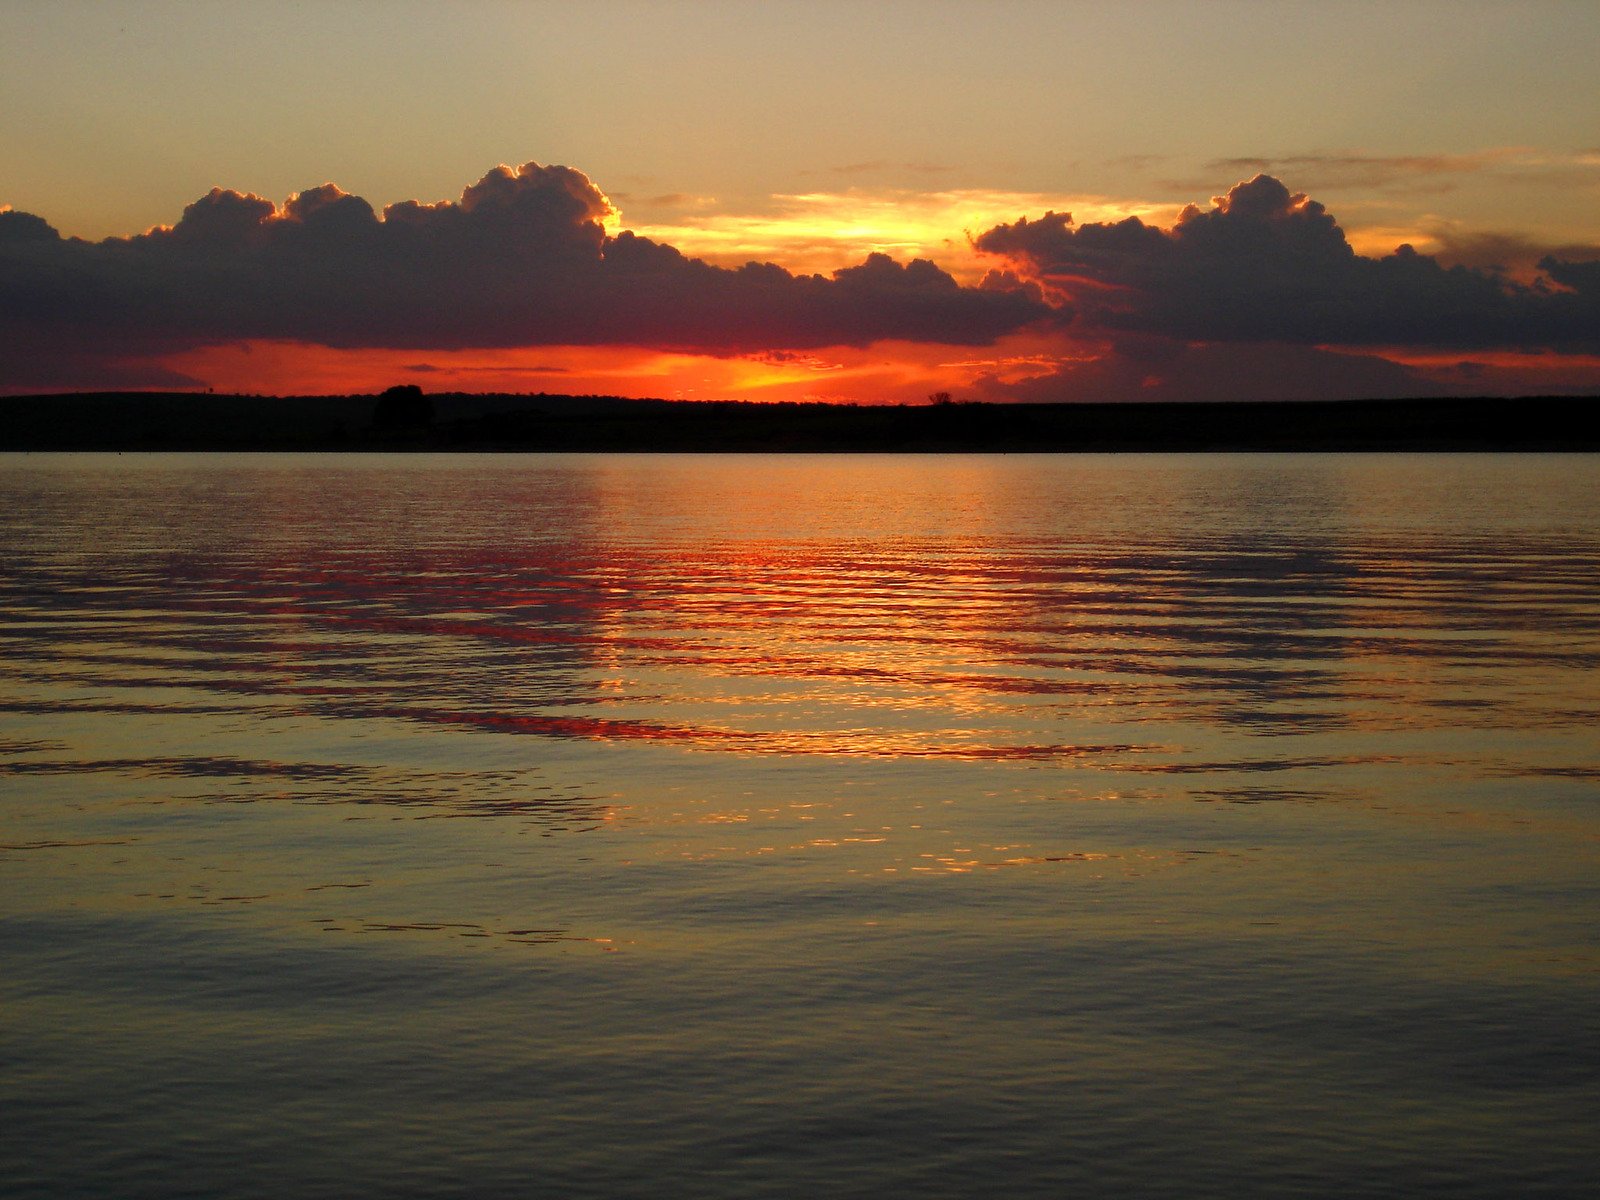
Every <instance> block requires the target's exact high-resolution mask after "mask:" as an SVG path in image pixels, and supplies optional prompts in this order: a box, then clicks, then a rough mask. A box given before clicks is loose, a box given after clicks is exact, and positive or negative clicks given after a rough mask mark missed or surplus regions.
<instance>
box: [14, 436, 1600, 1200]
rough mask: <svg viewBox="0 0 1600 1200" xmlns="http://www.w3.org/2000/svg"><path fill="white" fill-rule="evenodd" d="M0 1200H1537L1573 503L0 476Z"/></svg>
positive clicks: (1375, 480) (869, 482) (1589, 558)
mask: <svg viewBox="0 0 1600 1200" xmlns="http://www.w3.org/2000/svg"><path fill="white" fill-rule="evenodd" d="M0 563H3V566H0V714H3V716H0V819H3V824H0V965H3V971H0V1113H3V1114H4V1118H3V1120H0V1161H3V1162H4V1164H5V1167H6V1169H5V1171H4V1172H3V1174H0V1195H4V1196H6V1197H22V1196H30V1197H31V1196H53V1195H66V1194H71V1195H76V1196H88V1197H97V1196H101V1197H134V1196H220V1197H256V1196H273V1197H300V1196H305V1197H320V1196H328V1197H361V1196H419V1197H420V1196H429V1197H433V1196H439V1197H444V1196H480V1195H530V1196H606V1197H631V1196H659V1195H684V1196H691V1195H692V1196H711V1197H715V1196H727V1197H762V1196H811V1195H829V1196H884V1195H911V1194H916V1195H921V1196H929V1197H938V1196H977V1195H1017V1196H1061V1195H1081V1196H1200V1195H1230V1196H1274V1197H1277V1196H1297V1195H1298V1196H1417V1195H1451V1196H1503V1195H1508V1194H1516V1195H1526V1196H1541V1195H1542V1196H1578V1195H1583V1194H1586V1189H1588V1188H1590V1187H1592V1184H1593V1180H1594V1178H1595V1177H1596V1175H1597V1173H1600V1154H1597V1152H1596V1149H1595V1138H1594V1130H1595V1129H1596V1128H1597V1127H1600V986H1597V983H1600V933H1597V929H1600V924H1597V918H1600V873H1597V870H1596V868H1597V865H1600V736H1597V734H1596V732H1595V730H1596V729H1597V727H1600V672H1597V671H1596V666H1597V665H1600V583H1597V580H1600V460H1597V459H1595V458H1593V457H1585V456H1559V455H1551V456H1533V457H1522V456H1501V457H1493V456H1467V455H1459V456H1436V457H1428V456H1418V457H1403V456H1392V457H1389V456H1370V457H1368V456H1330V457H1318V456H1286V457H1275V456H1246V457H1225V456H1149V457H1145V456H1105V457H1092V456H1086V457H1075V456H1051V457H1037V458H1034V457H1027V456H996V457H920V458H919V457H886V458H876V457H816V458H811V457H793V458H763V457H748V458H744V457H727V458H718V457H690V456H684V457H650V456H641V457H633V456H573V457H560V456H553V457H539V456H520V457H494V456H483V457H459V458H452V457H447V456H422V455H418V456H409V457H408V456H397V457H384V456H373V457H365V458H361V457H348V458H344V457H338V456H301V457H289V456H284V457H275V456H234V457H225V456H224V457H215V458H207V457H183V456H133V455H128V456H40V455H34V456H20V455H16V456H8V457H4V458H0Z"/></svg>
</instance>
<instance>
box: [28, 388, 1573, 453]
mask: <svg viewBox="0 0 1600 1200" xmlns="http://www.w3.org/2000/svg"><path fill="white" fill-rule="evenodd" d="M0 449H7V450H524V451H605V450H623V451H756V452H760V451H780V452H781V451H828V452H848V451H869V452H897V451H905V452H918V451H922V452H928V451H932V452H953V453H956V452H980V451H986V452H993V451H1183V450H1600V397H1564V396H1563V397H1533V398H1517V399H1511V400H1508V399H1493V398H1478V399H1447V400H1347V401H1300V402H1283V403H1237V404H1213V403H1204V404H1199V403H1197V404H949V403H946V404H929V405H860V406H853V405H840V404H794V403H781V404H755V403H745V402H736V401H672V400H630V399H624V398H621V397H617V396H566V395H546V394H539V395H500V394H490V395H478V394H465V393H437V394H434V395H424V394H423V393H422V391H421V390H420V389H418V388H415V387H410V386H406V387H398V388H390V389H389V390H388V391H387V392H385V393H384V394H383V395H381V396H283V397H277V396H218V395H210V394H199V393H193V392H104V393H92V394H76V395H50V396H13V397H0Z"/></svg>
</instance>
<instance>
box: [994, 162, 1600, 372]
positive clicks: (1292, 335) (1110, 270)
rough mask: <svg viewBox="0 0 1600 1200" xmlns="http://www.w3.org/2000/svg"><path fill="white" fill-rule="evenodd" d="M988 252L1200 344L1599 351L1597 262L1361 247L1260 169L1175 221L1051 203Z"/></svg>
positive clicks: (1127, 327) (1148, 329) (1124, 319)
mask: <svg viewBox="0 0 1600 1200" xmlns="http://www.w3.org/2000/svg"><path fill="white" fill-rule="evenodd" d="M975 245H976V247H977V249H979V250H980V251H983V252H985V253H988V254H992V255H998V256H1001V257H1004V258H1006V259H1009V260H1010V261H1011V263H1012V264H1013V266H1014V268H1015V269H1016V270H1017V271H1018V272H1019V273H1021V274H1024V275H1028V276H1032V277H1034V278H1036V279H1038V280H1039V281H1040V282H1042V283H1043V284H1045V285H1046V286H1047V287H1048V288H1049V289H1051V290H1052V291H1053V292H1054V293H1055V294H1057V295H1059V296H1062V297H1066V298H1070V299H1071V300H1072V301H1073V302H1074V303H1075V304H1076V306H1077V311H1078V327H1079V328H1080V329H1082V328H1088V329H1101V330H1110V331H1126V332H1142V333H1149V334H1157V335H1162V336H1167V337H1171V338H1177V339H1182V340H1186V341H1191V342H1273V343H1282V344H1291V345H1292V344H1301V345H1313V346H1330V345H1332V346H1347V347H1354V346H1374V347H1384V346H1424V347H1453V348H1459V349H1473V348H1491V347H1524V348H1531V347H1541V348H1545V349H1551V350H1558V351H1562V352H1568V353H1594V352H1595V351H1596V350H1600V278H1597V277H1596V276H1597V274H1600V270H1597V269H1595V268H1593V267H1592V265H1591V264H1585V263H1572V262H1567V261H1565V260H1562V259H1558V258H1554V257H1546V258H1544V259H1543V260H1541V262H1540V263H1539V269H1540V270H1541V271H1542V272H1543V274H1542V275H1541V276H1540V277H1539V278H1538V279H1537V280H1535V281H1534V282H1533V283H1531V284H1524V283H1520V282H1517V281H1515V280H1512V279H1510V278H1508V277H1506V276H1504V275H1503V274H1501V273H1499V272H1496V271H1492V270H1485V269H1482V268H1475V267H1468V266H1462V265H1457V266H1451V267H1446V266H1444V265H1442V264H1441V263H1440V262H1439V261H1438V260H1437V259H1434V258H1431V257H1429V256H1427V255H1424V254H1418V253H1417V252H1416V251H1415V250H1413V249H1412V248H1411V247H1410V246H1408V245H1402V246H1401V247H1400V248H1399V249H1398V250H1397V251H1396V252H1395V253H1393V254H1390V255H1387V256H1385V257H1382V258H1368V257H1364V256H1362V255H1358V254H1357V253H1356V252H1355V251H1354V250H1353V249H1352V248H1351V246H1350V245H1349V243H1348V242H1347V241H1346V239H1345V235H1344V231H1343V230H1342V229H1340V227H1339V225H1338V223H1337V222H1336V221H1335V220H1334V218H1333V216H1332V215H1331V214H1330V213H1329V212H1328V211H1327V210H1326V209H1325V208H1324V207H1323V206H1322V205H1321V204H1319V203H1317V202H1316V201H1315V200H1311V199H1309V198H1308V197H1306V196H1305V195H1303V194H1299V193H1290V191H1289V190H1288V189H1287V188H1286V187H1284V185H1283V184H1282V183H1280V182H1279V181H1278V180H1277V179H1275V178H1273V177H1271V176H1269V175H1258V176H1256V177H1255V178H1254V179H1252V180H1250V181H1249V182H1248V183H1241V184H1238V185H1237V186H1235V187H1234V188H1233V189H1231V190H1230V191H1229V192H1228V194H1227V195H1226V196H1221V197H1217V198H1215V199H1214V200H1213V201H1212V205H1211V207H1210V208H1208V209H1201V208H1199V207H1197V206H1194V205H1190V206H1189V207H1187V208H1185V209H1184V210H1183V211H1182V213H1180V214H1179V216H1178V219H1177V221H1176V222H1175V223H1174V224H1173V225H1172V227H1171V228H1170V229H1163V228H1160V227H1159V226H1155V225H1147V224H1145V223H1144V222H1143V221H1141V220H1140V219H1138V218H1137V217H1130V218H1128V219H1126V220H1123V221H1118V222H1115V223H1100V224H1087V225H1074V224H1073V220H1072V217H1071V216H1070V214H1067V213H1055V212H1047V213H1046V214H1045V215H1044V216H1043V217H1040V218H1036V219H1034V220H1031V221H1030V220H1028V219H1026V218H1024V219H1021V220H1018V221H1016V222H1014V223H1011V224H1003V225H998V226H995V227H994V228H992V229H990V230H988V231H987V232H985V233H983V234H981V235H980V236H979V237H977V238H976V239H975Z"/></svg>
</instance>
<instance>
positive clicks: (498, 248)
mask: <svg viewBox="0 0 1600 1200" xmlns="http://www.w3.org/2000/svg"><path fill="white" fill-rule="evenodd" d="M615 216H616V212H615V209H614V208H613V207H612V205H611V203H610V201H609V200H608V199H607V198H606V196H605V195H604V194H603V193H602V192H601V191H600V190H599V189H598V188H597V187H595V185H594V184H593V183H592V182H590V180H589V179H588V178H587V177H586V176H584V175H583V174H582V173H581V172H579V171H576V170H573V169H571V168H568V167H561V166H541V165H540V164H538V163H527V164H525V165H523V166H521V167H518V168H515V169H512V168H509V167H498V168H496V169H495V170H493V171H490V172H489V173H488V174H487V175H485V176H484V177H483V178H482V179H481V180H479V181H478V182H477V183H475V184H473V185H472V186H471V187H468V188H467V189H466V190H465V191H463V193H462V195H461V198H460V200H459V201H450V202H441V203H437V204H422V203H418V202H416V201H405V202H402V203H399V204H392V205H390V206H388V207H387V208H386V209H384V211H383V212H382V214H381V215H380V214H379V213H377V212H375V211H374V209H373V207H372V206H371V205H370V204H369V203H367V201H365V200H363V199H362V198H361V197H359V196H353V195H350V194H348V193H346V192H343V191H341V190H340V189H339V188H337V187H335V186H333V185H332V184H325V185H323V186H321V187H317V188H312V189H310V190H308V191H304V192H301V193H299V194H298V195H296V196H293V197H291V198H290V199H289V200H288V202H287V203H285V204H284V205H283V206H282V207H281V208H280V207H278V206H276V205H274V204H273V203H272V202H271V201H268V200H265V199H262V198H261V197H259V196H252V195H244V194H241V193H239V192H234V191H227V190H224V189H220V188H219V189H214V190H213V191H211V192H210V193H209V194H207V195H206V196H203V197H201V198H200V199H199V200H197V201H195V202H194V203H193V204H191V205H189V207H188V208H186V209H185V210H184V213H183V216H182V219H181V220H180V221H178V223H177V224H176V225H174V226H171V227H161V228H157V229H153V230H151V231H149V232H148V233H145V234H141V235H138V236H136V237H129V238H110V239H107V240H105V241H103V242H96V243H91V242H85V241H79V240H77V239H67V238H62V237H61V236H60V235H59V234H58V233H57V232H56V231H55V230H54V229H52V228H51V227H50V226H49V225H48V224H47V223H46V222H45V221H44V220H42V219H41V218H39V217H36V216H33V215H31V214H27V213H19V212H10V211H3V212H0V351H4V353H0V383H3V384H6V385H8V386H13V385H14V381H16V380H18V379H20V378H24V377H28V376H29V374H30V369H29V368H26V367H25V364H24V363H23V362H22V360H24V359H29V360H31V359H34V358H36V357H37V356H40V355H52V354H53V355H56V356H64V357H66V358H68V359H78V360H81V361H83V362H84V363H86V364H87V363H89V362H90V361H91V360H92V361H93V362H96V363H100V364H107V363H112V362H115V361H118V360H119V359H126V358H137V357H143V358H148V357H151V356H156V355H160V354H165V353H171V352H174V351H177V350H183V349H188V348H193V347H196V346H203V345H212V344H218V343H225V342H229V341H240V340H247V339H274V340H294V341H301V342H308V343H313V344H318V345H324V346H332V347H341V348H357V347H386V348H417V349H452V348H463V347H485V348H487V347H505V346H529V345H550V344H564V345H608V344H618V345H622V344H626V345H637V346H649V347H656V348H661V349H674V350H690V351H698V352H705V353H714V354H715V353H737V352H740V351H744V350H750V349H767V348H773V347H782V348H791V349H806V348H814V347H819V346H825V345H841V344H843V345H857V346H859V345H866V344H869V343H871V342H874V341H879V340H882V339H889V338H895V339H903V340H909V341H925V342H941V343H954V344H966V345H982V344H987V343H989V342H991V341H993V340H994V339H995V338H996V337H998V336H1000V335H1002V334H1005V333H1007V332H1009V331H1011V330H1013V329H1016V328H1018V327H1019V326H1022V325H1024V324H1026V323H1028V322H1030V321H1033V320H1035V319H1037V318H1039V317H1040V316H1042V315H1044V314H1045V313H1046V312H1047V311H1048V310H1047V309H1046V308H1045V306H1044V305H1042V304H1041V303H1040V302H1039V301H1038V300H1037V298H1035V297H1032V296H1029V295H1028V294H1027V293H1025V292H1023V291H996V290H984V291H980V290H978V289H975V288H964V287H961V286H959V285H958V284H957V283H956V282H955V280H954V279H952V278H951V277H950V276H949V275H947V274H945V273H944V272H943V271H941V270H939V269H938V268H937V267H935V266H934V265H933V264H932V263H931V262H927V261H921V260H919V261H913V262H911V263H909V264H902V263H898V262H895V261H893V260H891V259H889V258H887V257H885V256H883V255H872V256H871V257H869V258H868V259H867V260H866V261H865V262H863V263H861V264H860V265H859V266H855V267H850V268H846V269H845V270H842V271H837V272H835V273H834V274H833V275H832V276H831V277H824V276H819V275H794V274H791V273H790V272H788V271H785V270H783V269H781V268H779V267H776V266H772V265H770V264H755V263H751V264H748V265H746V266H744V267H741V268H738V269H726V268H722V267H716V266H711V265H709V264H707V263H705V262H702V261H699V260H697V259H694V258H690V257H687V256H685V255H683V254H681V253H679V252H678V251H677V250H675V249H674V248H672V247H671V246H669V245H666V244H662V243H658V242H654V241H651V240H650V239H648V238H642V237H637V236H635V235H633V234H629V233H621V234H618V235H616V236H611V235H609V234H608V233H607V230H606V223H607V222H608V221H611V220H613V219H614V218H615ZM97 370H98V368H97ZM33 373H35V374H36V373H37V371H34V372H33ZM86 373H87V374H89V375H96V371H86ZM96 377H98V376H96Z"/></svg>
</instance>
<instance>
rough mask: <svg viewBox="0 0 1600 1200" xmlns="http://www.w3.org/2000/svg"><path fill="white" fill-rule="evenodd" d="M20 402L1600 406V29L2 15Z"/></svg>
mask: <svg viewBox="0 0 1600 1200" xmlns="http://www.w3.org/2000/svg"><path fill="white" fill-rule="evenodd" d="M0 15H3V17H4V20H5V28H6V36H5V38H4V39H3V40H0V392H6V393H11V394H17V393H27V392H47V391H62V390H76V389H107V388H184V389H203V388H207V387H212V388H215V389H216V390H218V391H245V392H261V393H279V394H283V393H318V392H349V391H376V390H381V389H382V388H384V387H387V386H390V385H392V384H395V383H419V384H421V385H422V386H423V387H424V388H425V389H427V390H429V391H445V390H469V391H512V392H533V391H551V392H573V393H605V394H620V395H639V396H670V397H684V398H690V399H696V398H699V399H715V398H735V399H751V400H845V401H854V402H863V403H868V402H882V401H900V402H903V401H918V400H923V399H925V398H926V397H927V396H928V395H929V394H930V393H933V392H949V393H951V394H952V395H953V396H954V397H956V398H957V399H963V400H995V401H1007V400H1023V401H1058V400H1059V401H1074V400H1166V399H1180V400H1195V399H1229V398H1237V399H1264V398H1279V397H1283V398H1315V397H1357V396H1402V395H1404V396H1426V395H1485V394H1508V395H1512V394H1534V393H1575V394H1600V71H1596V70H1595V68H1594V64H1595V63H1596V62H1597V61H1600V6H1597V5H1595V4H1594V3H1592V0H1584V2H1579V3H1566V2H1560V0H1519V2H1516V3H1511V2H1506V3H1486V2H1478V0H1455V2H1451V3H1430V2H1422V0H1417V2H1411V3H1407V2H1405V0H1389V2H1388V3H1384V4H1376V3H1372V4H1369V3H1361V2H1354V0H1325V2H1323V3H1318V4H1314V5H1313V4H1296V3H1291V2H1289V0H1279V2H1273V3H1267V2H1257V3H1231V2H1228V0H1211V2H1199V0H1193V2H1189V3H1175V2H1169V0H1142V2H1141V0H1132V2H1129V3H1123V4H1115V5H1113V4H1102V3H1081V4H1080V3H1072V2H1070V0H1056V2H1053V3H1028V2H1023V0H1009V2H1008V0H991V2H989V3H984V4H972V3H941V2H937V0H903V2H898V3H889V2H884V3H875V4H874V3H864V2H861V0H857V2H855V3H851V4H832V3H827V2H826V0H811V2H809V3H804V4H786V3H781V2H777V0H771V2H766V3H754V2H751V3H724V2H718V0H701V2H698V3H676V2H673V3H667V2H656V3H644V2H639V3H599V2H594V3H585V4H581V5H579V4H572V3H570V2H564V3H557V4H545V3H538V2H536V0H524V2H520V3H493V2H490V0H461V2H459V3H449V4H446V3H440V2H438V0H435V2H434V3H411V2H401V0H395V2H389V3H377V2H371V3H356V2H353V0H345V2H339V0H332V2H326V3H323V2H318V3H290V2H283V3H276V4H272V5H263V4H260V3H240V2H235V0H209V2H207V3H159V2H155V0H150V2H143V3H133V2H120V3H119V2H115V0H101V2H97V3H92V4H90V3H85V4H69V5H63V4H59V3H55V2H49V3H46V2H36V0H0Z"/></svg>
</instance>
